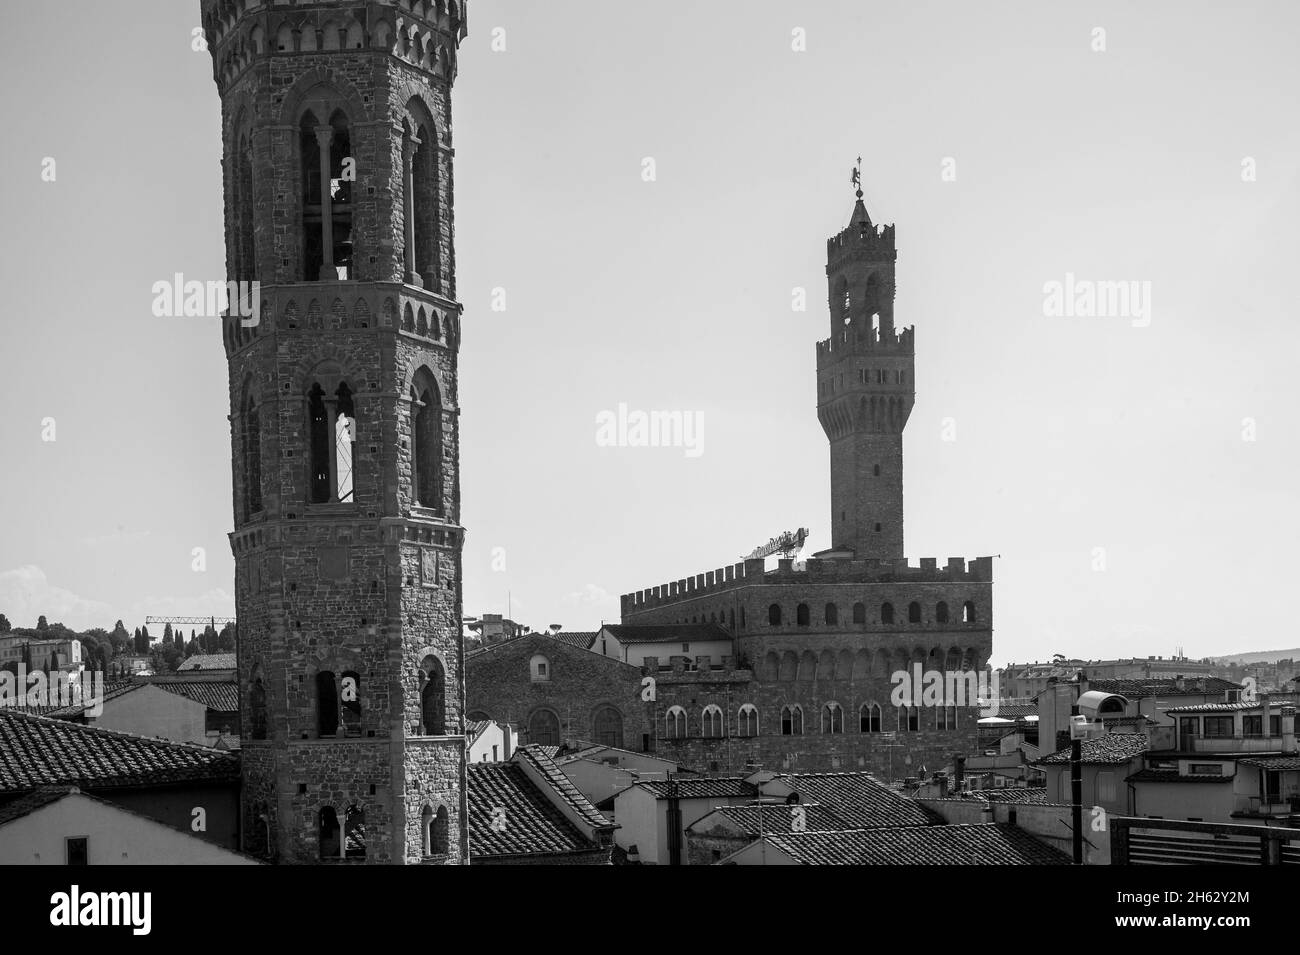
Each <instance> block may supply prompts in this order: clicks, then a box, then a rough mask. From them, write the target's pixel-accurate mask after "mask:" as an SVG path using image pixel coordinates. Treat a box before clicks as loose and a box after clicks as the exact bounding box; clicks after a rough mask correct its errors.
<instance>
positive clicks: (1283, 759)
mask: <svg viewBox="0 0 1300 955" xmlns="http://www.w3.org/2000/svg"><path fill="white" fill-rule="evenodd" d="M1239 762H1240V763H1241V764H1242V765H1244V766H1255V767H1256V768H1259V769H1277V770H1288V769H1300V756H1251V757H1249V758H1248V759H1243V760H1239Z"/></svg>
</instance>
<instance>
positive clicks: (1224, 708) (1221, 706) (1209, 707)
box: [1162, 701, 1260, 713]
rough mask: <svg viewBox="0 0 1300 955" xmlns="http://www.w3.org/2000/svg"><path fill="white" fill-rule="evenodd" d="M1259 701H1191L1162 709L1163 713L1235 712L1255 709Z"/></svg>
mask: <svg viewBox="0 0 1300 955" xmlns="http://www.w3.org/2000/svg"><path fill="white" fill-rule="evenodd" d="M1259 707H1260V704H1259V701H1256V702H1254V703H1193V704H1190V705H1188V706H1171V707H1169V708H1168V709H1165V710H1162V712H1164V713H1235V712H1236V711H1237V710H1257V709H1259Z"/></svg>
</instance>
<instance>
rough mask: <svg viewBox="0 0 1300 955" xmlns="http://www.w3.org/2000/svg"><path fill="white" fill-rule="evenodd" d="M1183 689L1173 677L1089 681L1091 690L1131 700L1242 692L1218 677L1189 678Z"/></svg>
mask: <svg viewBox="0 0 1300 955" xmlns="http://www.w3.org/2000/svg"><path fill="white" fill-rule="evenodd" d="M1183 687H1184V688H1183V689H1181V690H1180V689H1178V684H1177V683H1175V682H1174V680H1173V678H1172V677H1168V678H1153V679H1149V680H1089V681H1088V689H1089V690H1100V691H1101V692H1102V693H1118V694H1119V695H1120V696H1127V697H1129V698H1130V699H1135V698H1139V697H1147V696H1204V695H1205V694H1206V693H1223V692H1224V691H1226V690H1240V689H1241V688H1242V685H1241V684H1240V683H1233V682H1232V681H1231V680H1223V679H1220V678H1219V677H1217V676H1208V677H1187V678H1185V679H1184V680H1183Z"/></svg>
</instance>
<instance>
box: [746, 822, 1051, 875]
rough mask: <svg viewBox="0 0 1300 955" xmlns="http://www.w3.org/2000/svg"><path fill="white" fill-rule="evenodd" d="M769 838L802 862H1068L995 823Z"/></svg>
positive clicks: (1015, 830)
mask: <svg viewBox="0 0 1300 955" xmlns="http://www.w3.org/2000/svg"><path fill="white" fill-rule="evenodd" d="M768 843H769V844H770V845H774V846H776V847H777V848H779V849H780V850H781V851H782V852H784V853H786V855H788V856H790V857H791V858H793V859H794V860H795V861H797V862H800V863H802V864H804V865H1069V864H1070V859H1069V857H1068V856H1066V855H1065V853H1063V852H1059V851H1058V850H1056V849H1053V848H1051V847H1050V846H1048V845H1045V844H1044V843H1042V842H1039V841H1038V840H1037V839H1035V838H1034V837H1033V836H1031V835H1029V834H1028V833H1026V832H1025V831H1024V830H1023V829H1020V828H1017V827H1016V826H1004V825H999V824H997V823H991V822H990V823H982V824H980V825H970V826H918V827H916V828H909V829H851V830H847V831H841V832H792V833H783V834H778V835H773V836H769V837H768Z"/></svg>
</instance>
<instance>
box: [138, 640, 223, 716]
mask: <svg viewBox="0 0 1300 955" xmlns="http://www.w3.org/2000/svg"><path fill="white" fill-rule="evenodd" d="M231 655H232V656H233V654H231ZM149 683H151V684H152V685H154V686H156V687H158V689H160V690H166V691H167V692H168V693H175V694H176V695H177V696H183V697H185V698H186V699H187V700H193V701H194V702H195V703H202V704H203V705H204V706H206V707H207V708H208V709H210V710H214V711H216V712H218V713H238V712H239V684H238V683H237V682H235V681H234V680H150V681H149Z"/></svg>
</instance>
